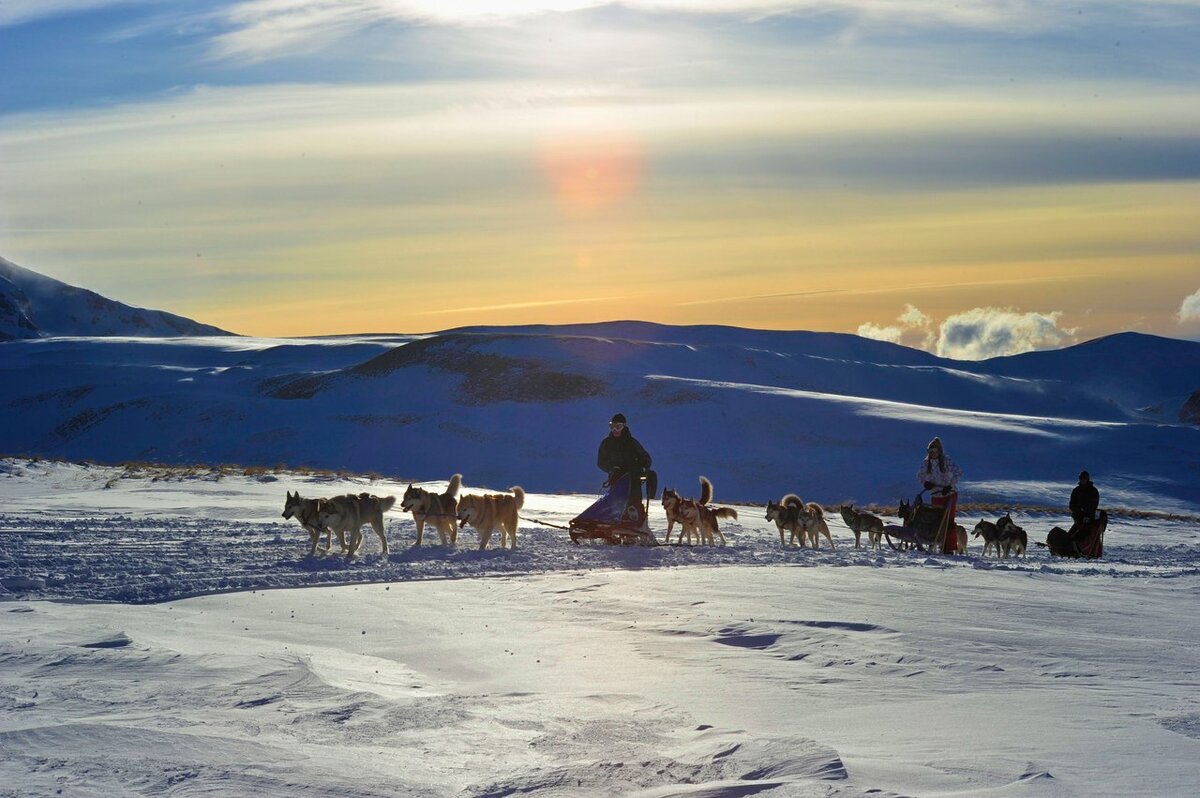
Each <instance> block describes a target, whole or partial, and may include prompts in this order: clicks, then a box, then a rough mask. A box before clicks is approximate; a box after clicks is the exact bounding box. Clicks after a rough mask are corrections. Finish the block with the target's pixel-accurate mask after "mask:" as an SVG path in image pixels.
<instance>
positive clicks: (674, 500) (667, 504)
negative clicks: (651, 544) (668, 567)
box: [662, 488, 692, 546]
mask: <svg viewBox="0 0 1200 798" xmlns="http://www.w3.org/2000/svg"><path fill="white" fill-rule="evenodd" d="M684 501H687V500H685V499H684V498H683V497H682V496H680V495H679V494H678V493H676V492H675V489H674V488H667V489H666V490H664V491H663V494H662V506H663V512H665V513H666V514H667V539H666V540H665V541H663V542H664V543H670V542H671V530H672V529H673V528H674V527H675V524H677V523H678V524H679V542H680V543H683V536H684V533H687V536H688V545H689V546H690V545H691V544H692V528H691V527H690V526H688V525H687V524H685V523H684V521H683V516H682V515H681V514H680V509H681V508H682V507H683V503H684Z"/></svg>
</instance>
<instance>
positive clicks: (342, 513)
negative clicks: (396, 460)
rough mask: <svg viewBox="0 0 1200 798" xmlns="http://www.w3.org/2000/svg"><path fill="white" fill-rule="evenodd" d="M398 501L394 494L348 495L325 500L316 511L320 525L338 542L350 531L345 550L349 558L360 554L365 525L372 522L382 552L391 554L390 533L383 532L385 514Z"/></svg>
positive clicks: (385, 554)
mask: <svg viewBox="0 0 1200 798" xmlns="http://www.w3.org/2000/svg"><path fill="white" fill-rule="evenodd" d="M395 503H396V497H395V496H372V495H371V494H369V493H360V494H358V495H357V496H355V495H351V494H347V495H345V496H334V497H333V498H332V499H325V500H323V501H322V502H321V504H320V508H319V509H318V510H317V518H318V519H319V521H320V523H321V526H322V527H324V528H326V529H330V530H333V533H334V534H335V535H337V536H338V541H339V542H341V541H343V540H345V534H346V533H347V532H349V533H350V546H349V549H348V550H347V551H346V556H347V557H353V556H354V555H355V554H358V549H359V547H360V546H362V541H363V534H362V525H363V524H370V525H371V528H372V529H374V530H375V534H376V535H378V536H379V544H380V545H381V546H382V547H383V555H384V556H385V557H386V556H387V554H388V543H387V536H386V535H385V534H384V531H383V514H384V513H386V512H387V511H388V510H390V509H392V505H394V504H395Z"/></svg>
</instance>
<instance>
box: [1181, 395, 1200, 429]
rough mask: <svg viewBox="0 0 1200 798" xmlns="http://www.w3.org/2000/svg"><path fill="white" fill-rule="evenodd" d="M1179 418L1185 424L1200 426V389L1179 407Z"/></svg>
mask: <svg viewBox="0 0 1200 798" xmlns="http://www.w3.org/2000/svg"><path fill="white" fill-rule="evenodd" d="M1179 420H1180V421H1182V422H1183V423H1184V424H1195V425H1196V426H1200V390H1198V391H1196V392H1195V393H1193V394H1192V395H1191V396H1190V397H1188V400H1187V401H1186V402H1184V403H1183V407H1181V408H1179Z"/></svg>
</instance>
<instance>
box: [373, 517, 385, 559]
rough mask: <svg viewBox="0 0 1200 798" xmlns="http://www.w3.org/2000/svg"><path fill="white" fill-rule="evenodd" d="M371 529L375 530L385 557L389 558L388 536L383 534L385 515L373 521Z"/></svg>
mask: <svg viewBox="0 0 1200 798" xmlns="http://www.w3.org/2000/svg"><path fill="white" fill-rule="evenodd" d="M371 528H372V529H374V530H375V534H376V535H379V545H380V546H382V547H383V556H384V557H386V556H388V545H387V536H386V535H384V534H383V515H382V514H380V516H379V517H378V518H372V519H371Z"/></svg>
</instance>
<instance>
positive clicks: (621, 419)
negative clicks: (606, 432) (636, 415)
mask: <svg viewBox="0 0 1200 798" xmlns="http://www.w3.org/2000/svg"><path fill="white" fill-rule="evenodd" d="M608 423H609V424H624V423H625V414H624V413H617V414H616V415H615V416H613V417H612V418H611V419H609V421H608Z"/></svg>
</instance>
